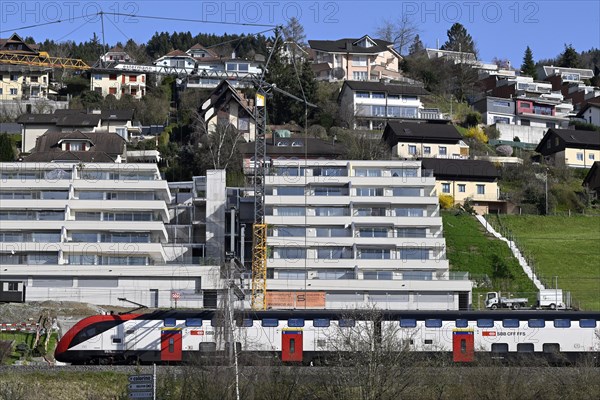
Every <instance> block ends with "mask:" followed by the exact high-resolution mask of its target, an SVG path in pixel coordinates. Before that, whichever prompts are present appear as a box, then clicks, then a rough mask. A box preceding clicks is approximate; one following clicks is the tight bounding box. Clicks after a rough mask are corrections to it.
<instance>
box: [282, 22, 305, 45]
mask: <svg viewBox="0 0 600 400" xmlns="http://www.w3.org/2000/svg"><path fill="white" fill-rule="evenodd" d="M283 37H284V38H285V40H290V41H292V42H294V43H296V44H298V45H301V44H304V41H305V39H306V34H305V33H304V27H303V26H302V24H301V23H300V21H298V18H296V17H292V18H290V20H289V21H288V23H287V24H286V26H284V27H283Z"/></svg>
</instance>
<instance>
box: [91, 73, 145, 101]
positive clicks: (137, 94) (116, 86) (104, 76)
mask: <svg viewBox="0 0 600 400" xmlns="http://www.w3.org/2000/svg"><path fill="white" fill-rule="evenodd" d="M90 90H93V91H95V92H98V93H100V94H101V95H102V97H106V96H108V95H109V94H112V95H113V96H115V97H116V98H117V99H120V98H121V96H123V95H125V94H129V95H131V96H132V97H133V98H135V99H138V100H139V99H141V98H142V97H144V96H145V95H146V74H145V73H142V72H134V71H127V72H125V71H121V70H117V69H94V70H92V71H91V73H90Z"/></svg>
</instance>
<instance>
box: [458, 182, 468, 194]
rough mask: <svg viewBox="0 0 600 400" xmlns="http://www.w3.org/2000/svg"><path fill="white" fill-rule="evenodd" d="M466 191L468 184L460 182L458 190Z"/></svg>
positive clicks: (460, 191)
mask: <svg viewBox="0 0 600 400" xmlns="http://www.w3.org/2000/svg"><path fill="white" fill-rule="evenodd" d="M466 191H467V186H466V185H465V184H464V183H459V184H458V192H459V193H465V192H466Z"/></svg>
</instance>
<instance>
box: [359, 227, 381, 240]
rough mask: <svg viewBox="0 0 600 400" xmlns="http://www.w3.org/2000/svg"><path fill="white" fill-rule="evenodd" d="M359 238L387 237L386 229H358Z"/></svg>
mask: <svg viewBox="0 0 600 400" xmlns="http://www.w3.org/2000/svg"><path fill="white" fill-rule="evenodd" d="M358 236H359V237H374V238H375V237H387V228H360V230H359V231H358Z"/></svg>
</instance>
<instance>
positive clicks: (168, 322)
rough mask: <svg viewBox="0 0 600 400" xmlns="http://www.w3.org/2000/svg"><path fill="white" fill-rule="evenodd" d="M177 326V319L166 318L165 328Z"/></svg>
mask: <svg viewBox="0 0 600 400" xmlns="http://www.w3.org/2000/svg"><path fill="white" fill-rule="evenodd" d="M175 325H177V321H176V320H175V318H165V326H169V327H173V326H175Z"/></svg>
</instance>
